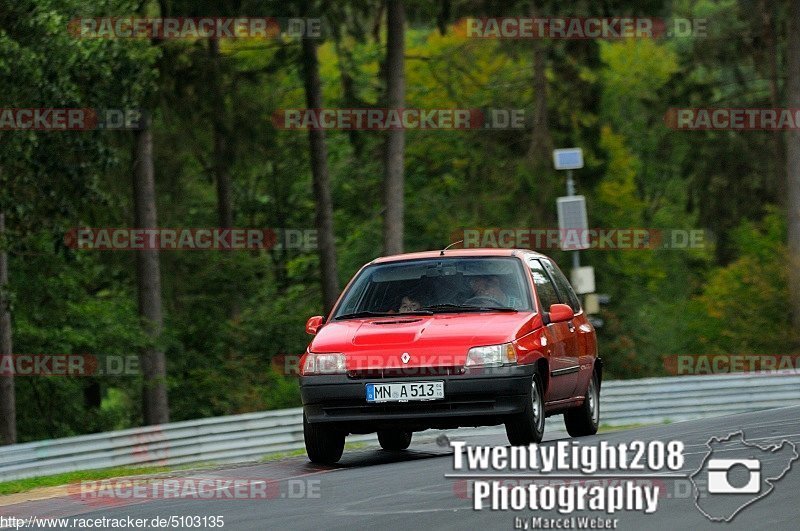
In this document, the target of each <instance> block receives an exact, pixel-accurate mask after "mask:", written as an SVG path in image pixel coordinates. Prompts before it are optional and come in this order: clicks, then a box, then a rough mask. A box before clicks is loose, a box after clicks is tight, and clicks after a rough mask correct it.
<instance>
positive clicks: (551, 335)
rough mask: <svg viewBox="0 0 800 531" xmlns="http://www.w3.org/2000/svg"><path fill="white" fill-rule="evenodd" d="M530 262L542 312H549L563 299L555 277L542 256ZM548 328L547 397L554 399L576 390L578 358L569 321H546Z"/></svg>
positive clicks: (559, 398)
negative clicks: (548, 363)
mask: <svg viewBox="0 0 800 531" xmlns="http://www.w3.org/2000/svg"><path fill="white" fill-rule="evenodd" d="M527 264H528V267H529V268H530V271H531V276H532V277H533V283H534V286H535V287H536V295H537V297H538V299H539V304H540V311H542V312H548V311H549V310H550V306H551V305H553V304H556V303H558V302H559V299H558V292H557V291H556V287H555V284H554V283H553V279H552V278H551V277H550V275H549V274H548V273H547V271H546V270H545V268H544V266H543V265H542V263H541V262H540V261H539V260H538V259H536V258H533V257H531V258H528V260H527ZM544 328H545V330H544V337H546V338H547V346H546V347H545V352H547V354H548V356H549V361H550V374H549V380H550V384H549V385H548V388H547V395H546V397H545V400H547V401H548V402H550V401H554V400H562V399H565V398H569V397H570V396H572V395H571V393H572V392H573V391H574V389H575V374H574V373H573V368H572V367H573V365H574V359H573V357H571V356H570V351H571V345H570V341H571V340H572V339H573V337H574V334H573V333H572V332H571V331H570V326H569V324H568V323H566V322H561V323H550V324H546V325H545V327H544Z"/></svg>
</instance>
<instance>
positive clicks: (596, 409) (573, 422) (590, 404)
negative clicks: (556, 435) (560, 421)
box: [564, 375, 600, 437]
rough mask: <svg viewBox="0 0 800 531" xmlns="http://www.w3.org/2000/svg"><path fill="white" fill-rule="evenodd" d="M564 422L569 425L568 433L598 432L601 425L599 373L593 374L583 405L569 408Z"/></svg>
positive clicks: (572, 434) (577, 435) (592, 433)
mask: <svg viewBox="0 0 800 531" xmlns="http://www.w3.org/2000/svg"><path fill="white" fill-rule="evenodd" d="M564 424H565V425H566V426H567V433H569V434H570V435H571V436H573V437H583V436H585V435H594V434H595V433H597V427H598V426H599V425H600V388H599V387H598V385H597V375H592V379H591V380H589V388H588V389H586V398H584V400H583V405H582V406H579V407H575V408H572V409H568V410H567V411H566V412H565V413H564Z"/></svg>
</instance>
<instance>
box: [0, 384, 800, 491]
mask: <svg viewBox="0 0 800 531" xmlns="http://www.w3.org/2000/svg"><path fill="white" fill-rule="evenodd" d="M600 402H601V410H600V411H601V422H602V423H603V424H607V425H611V426H619V425H626V424H655V423H663V422H674V421H681V420H690V419H696V418H703V417H711V416H719V415H727V414H734V413H744V412H748V411H757V410H760V409H769V408H773V407H782V406H787V405H793V404H800V374H774V373H773V374H730V375H714V376H678V377H668V378H646V379H641V380H622V381H607V382H603V385H602V392H601V400H600ZM464 433H467V432H464ZM372 439H374V435H361V436H354V437H349V438H348V440H357V441H358V440H361V441H363V440H372ZM300 448H303V424H302V410H301V408H294V409H283V410H278V411H265V412H258V413H246V414H244V415H231V416H225V417H214V418H208V419H200V420H190V421H184V422H173V423H169V424H163V425H160V426H145V427H142V428H132V429H128V430H122V431H114V432H107V433H95V434H91V435H81V436H77V437H66V438H63V439H52V440H46V441H36V442H31V443H23V444H16V445H11V446H5V447H0V481H4V480H11V479H21V478H29V477H36V476H43V475H50V474H58V473H63V472H72V471H76V470H91V469H99V468H108V467H115V466H131V465H133V466H136V465H149V466H157V465H185V464H197V463H229V462H237V461H248V460H257V459H259V458H261V457H263V456H265V455H269V454H275V453H281V452H287V451H292V450H297V449H300Z"/></svg>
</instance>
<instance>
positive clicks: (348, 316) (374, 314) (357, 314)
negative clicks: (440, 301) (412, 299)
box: [334, 308, 433, 321]
mask: <svg viewBox="0 0 800 531" xmlns="http://www.w3.org/2000/svg"><path fill="white" fill-rule="evenodd" d="M405 315H433V312H432V311H430V310H428V309H425V308H423V309H422V310H413V311H410V312H402V313H388V312H371V311H363V312H355V313H346V314H344V315H340V316H338V317H335V318H334V320H335V321H340V320H343V319H357V318H359V317H403V316H405Z"/></svg>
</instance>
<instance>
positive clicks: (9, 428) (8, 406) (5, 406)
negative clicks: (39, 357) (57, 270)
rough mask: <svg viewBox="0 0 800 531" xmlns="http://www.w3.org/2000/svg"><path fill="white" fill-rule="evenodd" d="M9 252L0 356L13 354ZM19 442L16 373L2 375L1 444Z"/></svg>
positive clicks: (2, 276)
mask: <svg viewBox="0 0 800 531" xmlns="http://www.w3.org/2000/svg"><path fill="white" fill-rule="evenodd" d="M5 232H6V220H5V214H4V213H3V212H0V241H2V240H3V239H4V237H5ZM7 292H8V252H7V251H6V249H5V246H2V248H0V356H11V355H12V354H13V350H14V349H13V344H12V340H11V311H10V310H9V307H8V298H7V297H6V293H7ZM15 442H17V410H16V398H15V396H14V375H13V374H10V375H8V376H0V445H2V444H14V443H15Z"/></svg>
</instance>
